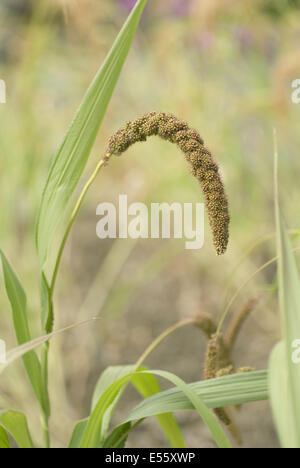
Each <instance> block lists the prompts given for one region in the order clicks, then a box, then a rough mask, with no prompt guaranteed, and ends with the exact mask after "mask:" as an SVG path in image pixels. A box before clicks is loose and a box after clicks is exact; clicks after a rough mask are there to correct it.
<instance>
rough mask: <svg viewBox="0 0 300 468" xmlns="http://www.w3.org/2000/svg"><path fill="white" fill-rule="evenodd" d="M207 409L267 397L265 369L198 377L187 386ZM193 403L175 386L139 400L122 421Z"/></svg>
mask: <svg viewBox="0 0 300 468" xmlns="http://www.w3.org/2000/svg"><path fill="white" fill-rule="evenodd" d="M188 387H189V388H191V389H192V390H193V391H194V392H195V393H196V394H197V395H198V396H199V397H201V398H202V400H203V401H204V403H205V404H206V406H207V407H208V408H220V407H225V406H235V405H241V404H244V403H250V402H254V401H261V400H267V399H268V397H269V395H268V375H267V372H266V371H257V372H247V373H244V374H233V375H228V376H225V377H219V378H217V379H210V380H202V381H200V382H195V383H192V384H189V385H188ZM191 409H194V406H193V404H192V402H191V401H190V399H189V398H188V397H187V396H186V395H185V393H184V392H183V391H182V390H181V389H179V388H172V389H170V390H166V391H164V392H161V393H157V394H155V395H153V396H151V397H150V398H147V399H146V400H144V401H142V402H141V403H139V405H137V406H136V407H135V408H134V409H133V410H132V411H131V413H130V415H129V417H128V418H127V420H126V421H133V420H136V419H142V418H148V417H151V416H157V415H158V414H161V413H162V412H165V411H169V412H175V411H181V410H191Z"/></svg>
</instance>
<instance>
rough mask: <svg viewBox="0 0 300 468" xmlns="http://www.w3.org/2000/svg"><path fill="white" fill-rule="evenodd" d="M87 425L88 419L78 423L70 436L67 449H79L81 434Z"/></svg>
mask: <svg viewBox="0 0 300 468" xmlns="http://www.w3.org/2000/svg"><path fill="white" fill-rule="evenodd" d="M87 423H88V418H86V419H82V420H81V421H78V422H77V423H76V424H75V426H74V429H73V432H72V436H71V439H70V442H69V448H72V449H74V448H79V447H80V443H81V440H82V436H83V433H84V431H85V428H86V425H87Z"/></svg>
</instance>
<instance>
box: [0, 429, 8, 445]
mask: <svg viewBox="0 0 300 468" xmlns="http://www.w3.org/2000/svg"><path fill="white" fill-rule="evenodd" d="M0 448H10V442H9V438H8V435H7V432H6V430H5V429H4V427H2V426H0Z"/></svg>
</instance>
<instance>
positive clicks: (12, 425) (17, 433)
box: [0, 410, 34, 448]
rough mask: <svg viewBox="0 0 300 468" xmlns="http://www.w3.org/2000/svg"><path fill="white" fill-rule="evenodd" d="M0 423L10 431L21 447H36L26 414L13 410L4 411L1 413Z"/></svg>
mask: <svg viewBox="0 0 300 468" xmlns="http://www.w3.org/2000/svg"><path fill="white" fill-rule="evenodd" d="M0 424H2V425H3V426H4V427H5V429H6V430H7V432H9V433H10V435H11V436H12V437H13V438H14V440H15V441H16V443H17V444H18V446H19V447H20V448H34V445H33V442H32V439H31V436H30V432H29V429H28V425H27V420H26V417H25V416H24V414H22V413H18V412H17V411H11V410H9V411H4V412H2V413H0Z"/></svg>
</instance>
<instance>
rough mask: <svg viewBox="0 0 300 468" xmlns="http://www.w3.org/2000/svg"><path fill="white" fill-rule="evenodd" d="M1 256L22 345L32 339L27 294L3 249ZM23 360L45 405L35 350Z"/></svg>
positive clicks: (18, 338)
mask: <svg viewBox="0 0 300 468" xmlns="http://www.w3.org/2000/svg"><path fill="white" fill-rule="evenodd" d="M0 256H1V260H2V267H3V274H4V281H5V287H6V292H7V295H8V298H9V301H10V304H11V308H12V315H13V322H14V328H15V332H16V336H17V341H18V343H19V345H22V344H24V343H27V342H29V341H31V335H30V331H29V324H28V317H27V303H26V295H25V292H24V290H23V288H22V286H21V283H20V281H19V280H18V278H17V276H16V275H15V273H14V271H13V269H12V268H11V266H10V264H9V263H8V261H7V259H6V257H5V255H4V254H3V252H2V251H1V250H0ZM23 362H24V366H25V369H26V372H27V374H28V377H29V379H30V382H31V384H32V387H33V389H34V392H35V394H36V396H37V398H38V400H39V402H40V404H41V405H42V406H44V405H45V402H44V397H43V390H42V388H43V387H42V378H41V365H40V362H39V359H38V357H37V355H36V354H35V352H34V351H30V352H28V353H27V354H25V355H24V356H23Z"/></svg>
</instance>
